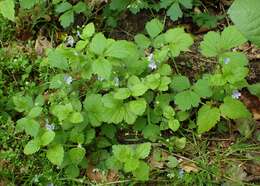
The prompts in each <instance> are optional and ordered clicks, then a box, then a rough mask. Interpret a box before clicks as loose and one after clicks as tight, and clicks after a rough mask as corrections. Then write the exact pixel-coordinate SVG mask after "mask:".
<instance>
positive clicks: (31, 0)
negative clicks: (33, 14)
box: [20, 0, 37, 9]
mask: <svg viewBox="0 0 260 186" xmlns="http://www.w3.org/2000/svg"><path fill="white" fill-rule="evenodd" d="M36 3H37V0H20V6H21V7H22V8H25V9H30V8H32V7H33V6H34V5H35V4H36Z"/></svg>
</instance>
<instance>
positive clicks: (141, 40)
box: [134, 34, 151, 49]
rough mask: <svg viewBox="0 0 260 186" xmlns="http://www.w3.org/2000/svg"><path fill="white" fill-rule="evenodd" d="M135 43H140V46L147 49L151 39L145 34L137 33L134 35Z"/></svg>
mask: <svg viewBox="0 0 260 186" xmlns="http://www.w3.org/2000/svg"><path fill="white" fill-rule="evenodd" d="M134 40H135V43H136V44H137V45H138V47H139V48H141V49H145V48H148V47H149V46H150V45H151V41H150V39H149V38H147V37H146V36H145V35H143V34H137V35H136V36H135V37H134Z"/></svg>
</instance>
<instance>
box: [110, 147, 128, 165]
mask: <svg viewBox="0 0 260 186" xmlns="http://www.w3.org/2000/svg"><path fill="white" fill-rule="evenodd" d="M112 152H113V154H114V157H115V158H116V159H117V160H118V161H120V162H126V161H127V160H128V159H130V158H132V156H133V150H132V149H131V148H130V147H129V146H127V145H113V146H112Z"/></svg>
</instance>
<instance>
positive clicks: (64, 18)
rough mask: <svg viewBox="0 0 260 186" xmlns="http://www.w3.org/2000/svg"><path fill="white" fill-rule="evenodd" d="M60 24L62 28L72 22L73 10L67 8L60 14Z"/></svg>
mask: <svg viewBox="0 0 260 186" xmlns="http://www.w3.org/2000/svg"><path fill="white" fill-rule="evenodd" d="M59 21H60V24H61V26H62V27H63V28H67V27H69V26H70V25H71V24H72V23H73V22H74V12H73V10H69V11H67V12H65V13H64V14H62V15H61V16H60V18H59Z"/></svg>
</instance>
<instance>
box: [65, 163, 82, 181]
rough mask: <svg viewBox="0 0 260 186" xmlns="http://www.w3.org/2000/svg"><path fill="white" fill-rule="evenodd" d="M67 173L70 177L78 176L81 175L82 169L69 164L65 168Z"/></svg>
mask: <svg viewBox="0 0 260 186" xmlns="http://www.w3.org/2000/svg"><path fill="white" fill-rule="evenodd" d="M65 174H66V175H67V176H68V177H69V178H76V177H78V176H79V174H80V170H79V168H78V166H77V165H69V166H67V167H66V169H65Z"/></svg>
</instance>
